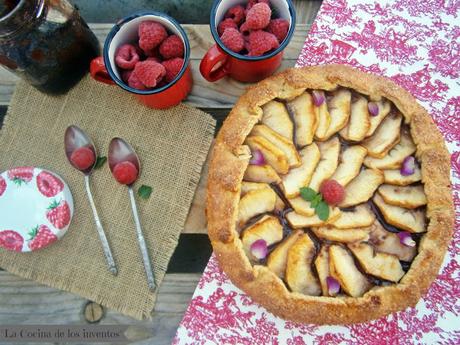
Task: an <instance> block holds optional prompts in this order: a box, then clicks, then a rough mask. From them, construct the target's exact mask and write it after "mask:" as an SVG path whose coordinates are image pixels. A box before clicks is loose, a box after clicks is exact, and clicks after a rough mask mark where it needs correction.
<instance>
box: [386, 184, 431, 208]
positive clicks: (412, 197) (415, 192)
mask: <svg viewBox="0 0 460 345" xmlns="http://www.w3.org/2000/svg"><path fill="white" fill-rule="evenodd" d="M378 193H379V194H380V196H381V197H382V198H383V200H384V201H385V202H386V203H387V204H390V205H395V206H401V207H405V208H417V207H420V206H423V205H426V202H427V201H426V195H425V192H424V191H423V186H421V185H418V186H405V187H402V186H392V185H389V184H384V185H381V186H380V187H379V189H378Z"/></svg>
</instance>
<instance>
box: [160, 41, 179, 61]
mask: <svg viewBox="0 0 460 345" xmlns="http://www.w3.org/2000/svg"><path fill="white" fill-rule="evenodd" d="M160 54H161V56H162V57H163V58H164V59H165V60H168V59H172V58H175V57H180V58H183V57H184V43H183V42H182V40H181V38H180V37H179V36H177V35H171V36H169V37H168V38H167V39H165V40H164V41H163V43H161V45H160Z"/></svg>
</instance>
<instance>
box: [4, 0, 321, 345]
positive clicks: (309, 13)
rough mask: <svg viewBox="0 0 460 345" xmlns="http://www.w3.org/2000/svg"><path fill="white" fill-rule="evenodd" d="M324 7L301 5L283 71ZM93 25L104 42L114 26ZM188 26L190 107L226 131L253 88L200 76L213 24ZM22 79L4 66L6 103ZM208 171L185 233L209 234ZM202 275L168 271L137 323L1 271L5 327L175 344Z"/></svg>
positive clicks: (141, 343) (316, 3)
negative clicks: (104, 330) (82, 329)
mask: <svg viewBox="0 0 460 345" xmlns="http://www.w3.org/2000/svg"><path fill="white" fill-rule="evenodd" d="M320 5H321V1H319V0H313V1H302V0H296V1H295V6H296V10H297V23H298V24H297V28H296V32H295V34H294V37H293V38H292V40H291V42H290V44H289V45H288V47H287V48H286V50H285V54H284V59H283V64H282V66H281V68H280V70H282V69H284V68H287V67H292V66H293V65H294V63H295V61H296V59H297V56H298V54H299V52H300V50H301V48H302V45H303V42H304V40H305V36H306V35H307V32H308V30H309V28H310V25H311V23H312V22H313V19H314V17H315V16H316V13H317V11H318V9H319V7H320ZM299 23H302V24H299ZM90 26H91V28H92V30H93V31H94V32H95V33H96V35H97V37H98V38H99V40H100V41H101V42H103V40H104V39H105V36H106V35H107V33H108V31H109V30H110V28H111V27H112V24H92V25H90ZM184 27H185V28H186V31H187V34H188V37H189V39H190V41H191V42H190V43H191V47H192V52H191V65H192V70H193V77H194V88H193V90H192V93H191V95H190V96H189V98H188V100H187V103H188V104H191V105H194V106H198V107H200V108H202V109H203V110H205V111H208V112H209V113H211V114H212V115H213V116H214V117H215V118H216V119H217V120H218V127H220V124H221V123H222V120H223V119H224V118H225V116H226V115H227V113H228V111H229V109H230V108H231V107H232V105H233V104H234V102H235V101H236V99H237V98H238V97H239V95H241V94H242V93H243V92H244V89H245V88H246V87H247V84H241V83H239V82H236V81H233V80H228V79H224V80H221V81H219V82H217V83H208V82H206V81H205V80H204V79H203V78H202V77H201V75H200V74H199V68H198V67H199V63H200V59H201V58H202V56H203V55H204V53H205V52H206V50H207V49H208V48H209V47H210V46H211V45H212V44H213V40H212V37H211V34H210V32H209V27H208V25H184ZM16 80H17V78H16V77H15V76H14V75H12V74H11V73H9V72H8V71H6V70H4V69H2V68H0V105H8V104H9V102H10V99H11V95H12V92H13V89H14V85H15V83H16ZM208 158H209V157H208ZM206 169H207V164H206V166H205V168H204V171H203V174H202V176H204V177H203V178H202V179H201V181H200V184H199V187H198V189H197V192H196V195H195V199H194V201H193V204H192V206H191V209H190V213H189V217H188V219H187V222H186V226H185V229H184V231H183V232H185V233H195V234H196V233H205V232H206V222H205V217H204V205H205V185H206V178H205V176H206V175H207V174H206ZM184 236H185V235H184ZM189 236H191V235H189ZM193 236H198V235H193ZM184 254H185V253H184ZM181 255H182V254H181ZM205 255H209V254H208V253H206V254H205ZM191 272H193V269H192V271H191ZM194 272H196V271H194ZM200 276H201V273H167V274H166V276H165V279H164V281H163V283H162V285H161V287H160V291H159V294H158V300H157V303H156V306H155V313H154V316H153V320H151V321H137V320H134V319H132V318H130V317H126V316H123V315H121V314H119V313H117V312H114V311H111V310H104V309H103V308H101V307H100V306H99V305H97V304H93V303H91V302H90V301H88V300H86V299H84V298H81V297H78V296H76V295H73V294H71V293H67V292H63V291H59V290H56V289H53V288H49V287H46V286H43V285H39V284H37V283H35V282H32V281H27V280H24V279H22V278H19V277H15V276H13V275H11V274H9V273H7V272H4V271H0V324H1V325H6V324H44V325H45V324H61V325H64V324H65V325H69V324H88V323H90V322H99V323H100V324H107V325H109V324H120V325H131V326H132V327H133V328H132V329H130V332H129V334H130V336H129V338H130V339H131V342H130V343H132V344H136V345H144V344H145V345H147V344H155V345H157V344H158V345H162V344H170V343H171V340H172V338H173V337H174V335H175V333H176V329H177V326H178V324H179V322H180V321H181V319H182V317H183V313H184V311H185V310H186V308H187V306H188V303H189V301H190V298H191V297H192V295H193V292H194V290H195V287H196V284H197V282H198V280H199V278H200ZM98 320H99V321H98ZM28 344H29V345H31V344H33V343H28ZM41 344H43V343H41ZM85 344H88V343H85Z"/></svg>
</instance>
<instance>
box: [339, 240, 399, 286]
mask: <svg viewBox="0 0 460 345" xmlns="http://www.w3.org/2000/svg"><path fill="white" fill-rule="evenodd" d="M348 248H350V250H351V251H352V252H353V254H354V255H355V256H356V258H357V259H358V261H359V263H360V265H361V267H362V268H363V269H364V270H365V271H366V273H367V274H371V275H373V276H375V277H378V278H382V279H385V280H389V281H391V282H395V283H397V282H398V281H399V280H400V279H401V278H402V277H403V275H404V271H403V269H402V267H401V263H400V262H399V259H398V257H396V256H395V255H391V254H387V253H379V252H375V251H374V248H373V247H372V246H371V245H369V244H366V243H353V244H349V245H348Z"/></svg>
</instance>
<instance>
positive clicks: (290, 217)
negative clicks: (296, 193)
mask: <svg viewBox="0 0 460 345" xmlns="http://www.w3.org/2000/svg"><path fill="white" fill-rule="evenodd" d="M341 214H342V212H340V210H339V209H338V208H337V207H333V208H332V209H330V210H329V217H328V219H327V220H321V219H320V218H319V217H318V215H317V214H315V215H313V216H309V217H308V216H304V215H301V214H298V213H296V212H294V211H293V212H289V213H288V214H287V215H286V219H287V221H288V223H289V225H290V226H291V227H292V228H293V229H301V228H309V227H312V226H323V225H325V224H332V223H333V222H334V221H336V220H337V219H340V218H339V217H341Z"/></svg>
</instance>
